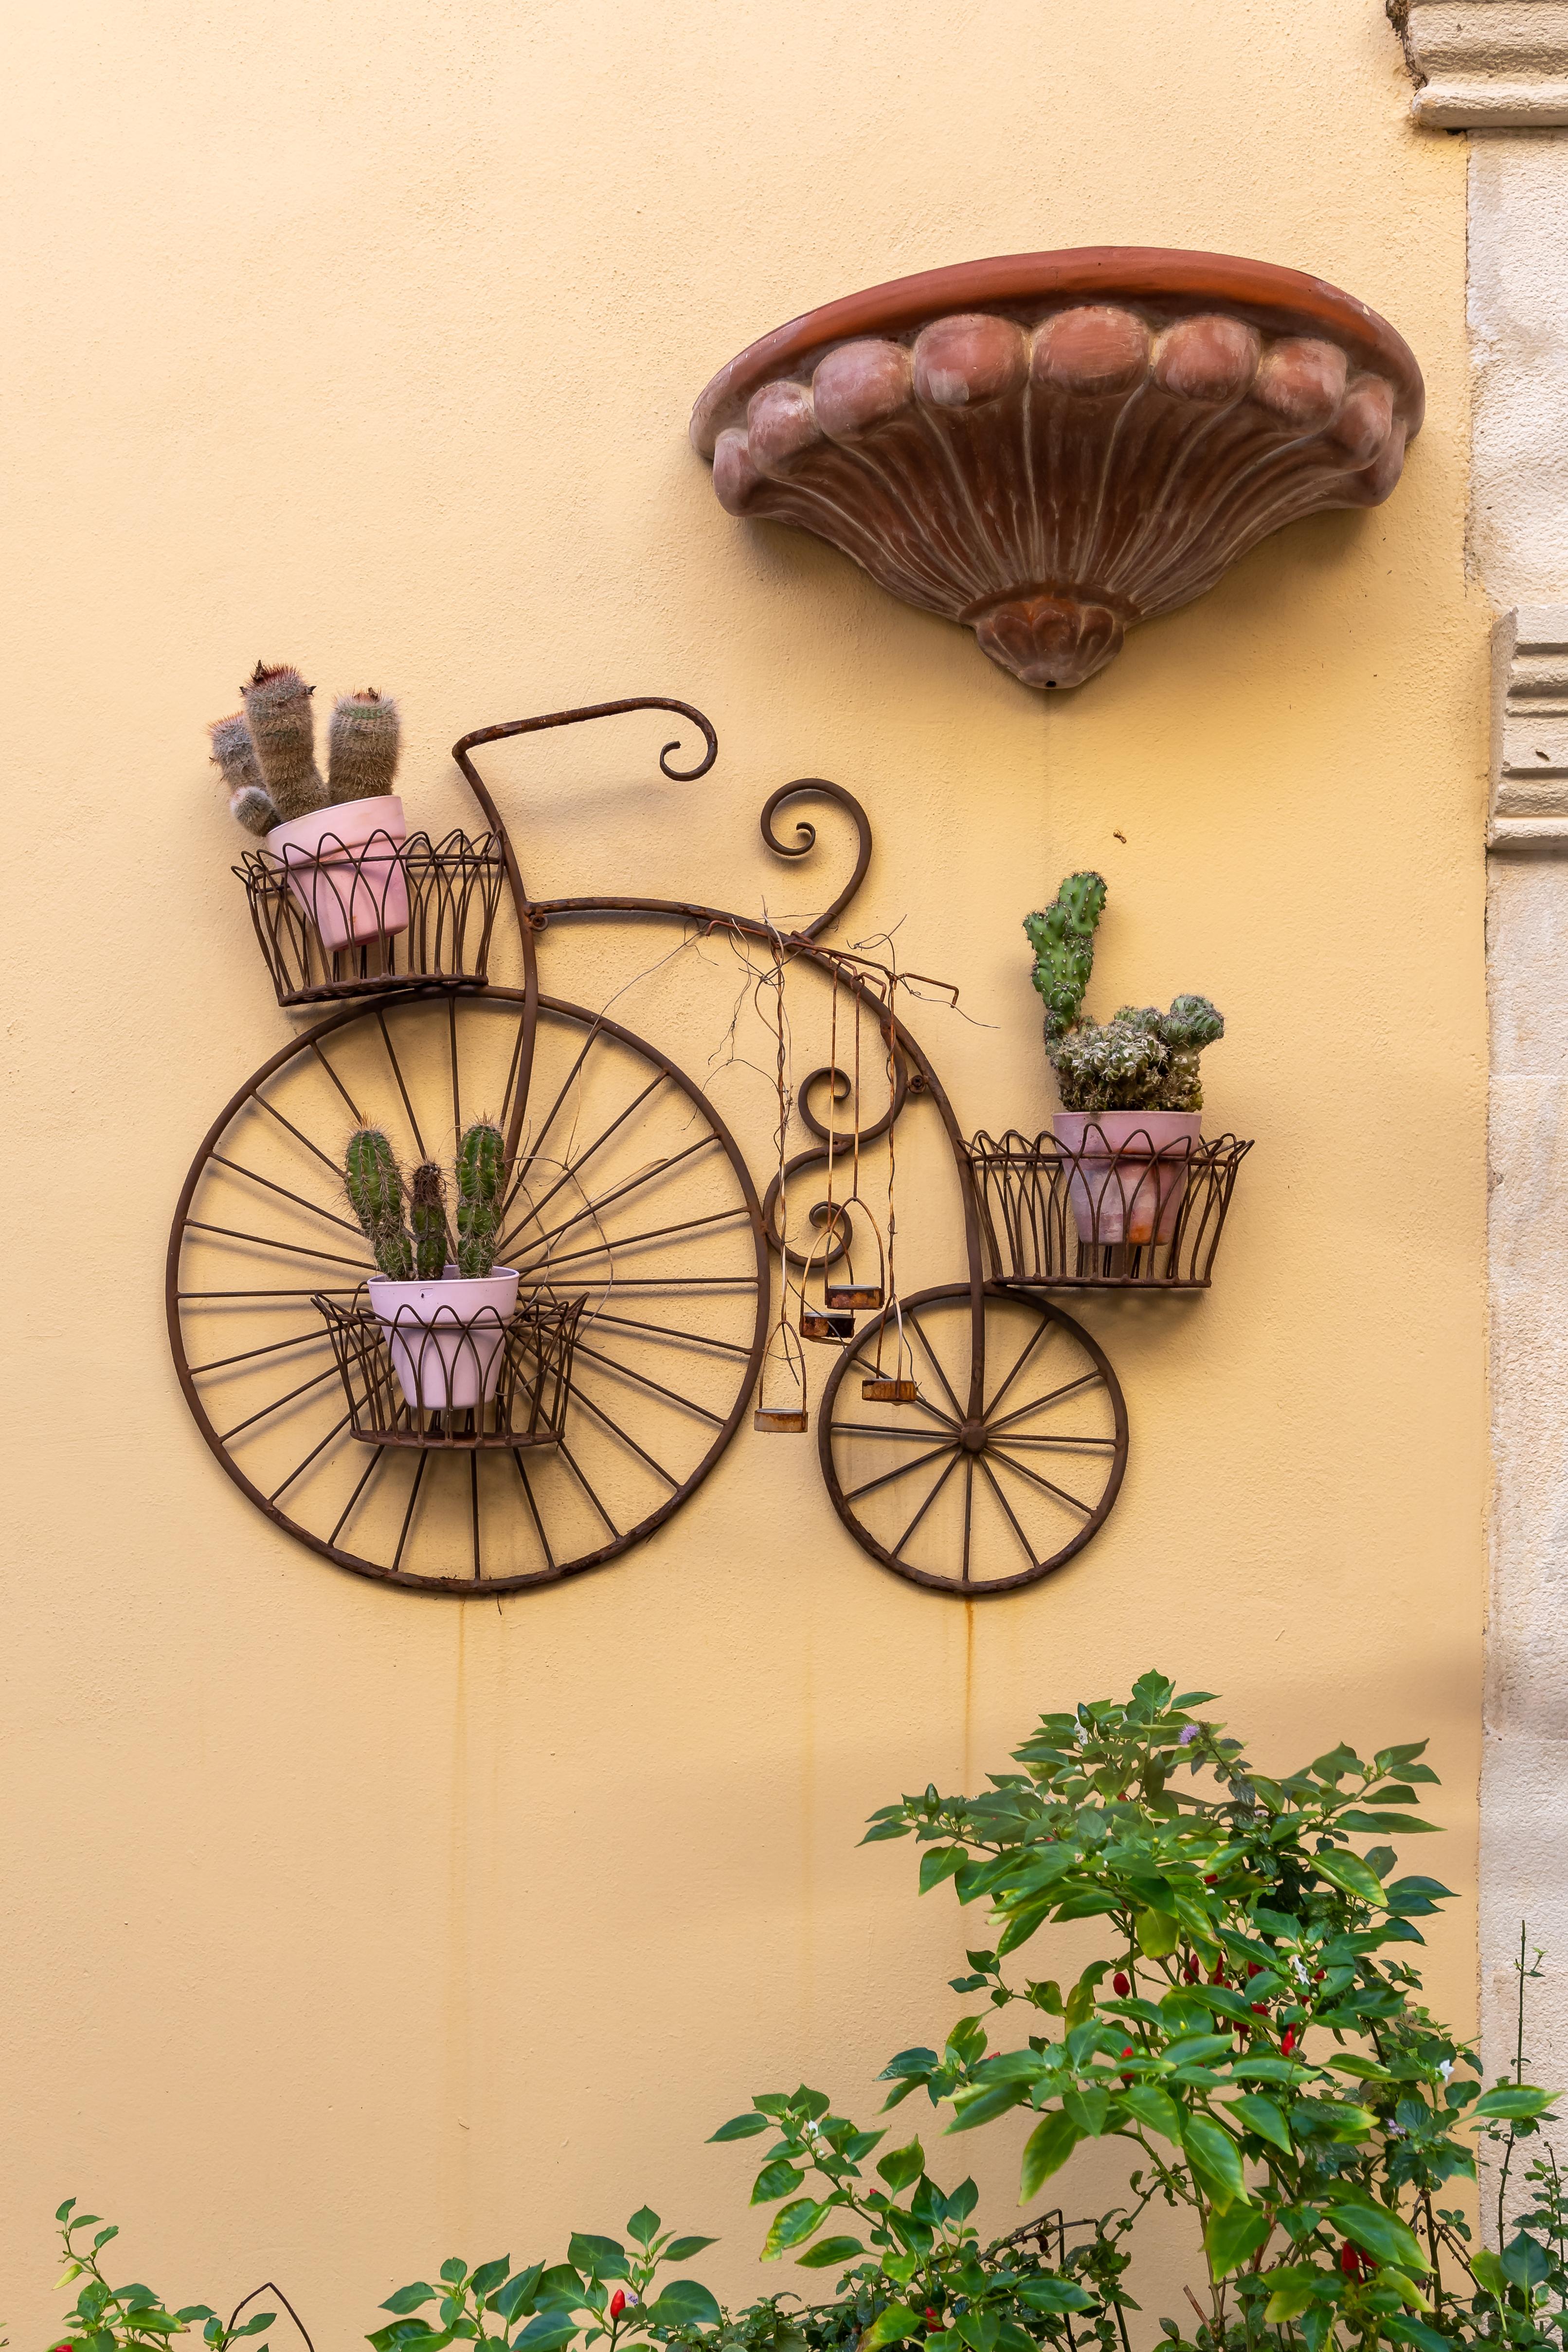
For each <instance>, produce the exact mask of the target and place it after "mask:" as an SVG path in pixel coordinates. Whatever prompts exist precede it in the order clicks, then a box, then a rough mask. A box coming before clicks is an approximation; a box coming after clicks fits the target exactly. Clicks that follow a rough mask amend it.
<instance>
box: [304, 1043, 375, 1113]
mask: <svg viewBox="0 0 1568 2352" xmlns="http://www.w3.org/2000/svg"><path fill="white" fill-rule="evenodd" d="M310 1051H311V1053H312V1054H314V1055H315V1056H316V1059H317V1060H318V1061H319V1063H320V1065H321V1067H322V1068H323V1069H324V1070H325V1071H326V1073H327V1076H329V1078H330V1079H331V1081H332V1084H333V1085H334V1086H335V1087H337V1089H338V1092H339V1093H340V1095H341V1096H342V1097H343V1100H344V1101H345V1102H346V1103H347V1104H348V1106H349V1109H350V1114H351V1115H352V1118H353V1121H354V1124H355V1126H356V1127H363V1125H364V1123H365V1122H364V1119H363V1118H361V1113H360V1106H359V1104H358V1103H357V1102H356V1101H355V1100H354V1097H353V1096H352V1095H351V1094H350V1092H349V1089H348V1087H346V1086H345V1085H344V1084H343V1081H342V1079H341V1078H340V1076H338V1073H337V1071H336V1070H335V1069H334V1068H333V1067H332V1065H331V1063H330V1062H329V1060H328V1059H327V1056H326V1055H325V1054H324V1053H323V1052H322V1051H321V1048H320V1046H319V1045H318V1043H317V1041H316V1039H315V1038H314V1037H312V1038H311V1040H310Z"/></svg>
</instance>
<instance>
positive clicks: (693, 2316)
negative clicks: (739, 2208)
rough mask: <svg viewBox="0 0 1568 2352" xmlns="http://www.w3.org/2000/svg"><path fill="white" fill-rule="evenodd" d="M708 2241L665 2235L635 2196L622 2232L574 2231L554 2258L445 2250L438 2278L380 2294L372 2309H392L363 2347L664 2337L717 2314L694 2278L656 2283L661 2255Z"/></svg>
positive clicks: (555, 2348)
mask: <svg viewBox="0 0 1568 2352" xmlns="http://www.w3.org/2000/svg"><path fill="white" fill-rule="evenodd" d="M714 2242H715V2241H714V2240H713V2239H712V2238H678V2237H675V2236H674V2235H673V2234H672V2233H671V2232H670V2231H667V2230H664V2228H663V2227H662V2224H661V2222H660V2220H659V2216H658V2215H657V2213H654V2212H653V2211H652V2210H650V2209H649V2208H648V2207H647V2206H646V2205H644V2206H643V2207H641V2208H640V2210H638V2211H637V2212H635V2213H633V2214H632V2218H631V2220H630V2221H628V2222H627V2224H626V2237H625V2239H624V2240H622V2239H620V2238H601V2237H594V2236H591V2235H590V2234H589V2233H588V2232H587V2231H580V2230H574V2231H572V2234H571V2237H570V2242H568V2245H567V2250H566V2260H565V2262H564V2263H548V2264H547V2263H542V2262H541V2263H529V2264H528V2266H527V2267H525V2268H523V2269H521V2270H517V2271H514V2270H513V2268H512V2262H511V2256H510V2255H509V2254H502V2255H499V2256H497V2258H496V2260H495V2261H493V2262H487V2263H479V2265H478V2266H477V2268H476V2269H475V2270H470V2269H469V2268H468V2267H467V2265H466V2264H465V2263H464V2262H463V2261H462V2260H461V2259H459V2258H458V2257H456V2256H454V2257H453V2259H452V2260H451V2261H450V2262H445V2263H442V2265H441V2273H440V2284H438V2285H433V2284H429V2283H427V2282H426V2281H425V2280H423V2279H417V2280H415V2281H414V2283H413V2285H411V2286H403V2287H399V2289H398V2291H397V2293H396V2294H392V2295H389V2296H388V2298H387V2300H386V2302H385V2303H383V2304H382V2310H383V2311H390V2312H392V2313H393V2314H394V2315H395V2316H394V2317H393V2318H392V2321H391V2322H390V2324H389V2325H388V2326H385V2327H378V2328H377V2329H376V2330H375V2332H374V2334H373V2335H372V2336H370V2338H369V2339H368V2340H369V2342H370V2344H371V2347H372V2352H444V2347H445V2346H447V2345H449V2344H493V2345H497V2346H504V2347H507V2352H518V2347H527V2352H561V2347H563V2346H566V2345H569V2344H572V2343H575V2342H576V2341H577V2340H578V2338H579V2337H580V2338H581V2341H582V2344H583V2347H585V2352H586V2347H588V2346H590V2345H592V2344H599V2343H603V2344H605V2345H606V2346H608V2347H612V2352H616V2348H617V2347H622V2346H630V2345H636V2344H647V2343H649V2342H667V2341H668V2340H669V2338H670V2337H671V2336H673V2335H674V2334H675V2333H677V2332H679V2331H681V2330H690V2329H700V2328H703V2327H706V2326H717V2325H718V2323H719V2320H720V2317H721V2315H720V2312H719V2307H718V2305H717V2303H716V2301H715V2300H714V2297H713V2295H712V2294H710V2292H709V2290H708V2289H707V2288H706V2286H704V2285H702V2284H700V2283H699V2282H698V2281H697V2280H696V2279H689V2278H676V2279H667V2280H665V2281H664V2283H663V2284H657V2283H656V2282H657V2278H658V2273H659V2272H660V2271H661V2270H662V2269H664V2265H665V2264H666V2263H685V2262H689V2261H690V2260H691V2258H692V2256H693V2255H694V2254H698V2253H701V2252H702V2251H703V2248H704V2247H705V2246H711V2245H712V2244H714ZM432 2305H434V2309H432V2308H431V2306H432ZM422 2315H427V2316H422Z"/></svg>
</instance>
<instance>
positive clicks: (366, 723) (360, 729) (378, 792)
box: [327, 686, 399, 806]
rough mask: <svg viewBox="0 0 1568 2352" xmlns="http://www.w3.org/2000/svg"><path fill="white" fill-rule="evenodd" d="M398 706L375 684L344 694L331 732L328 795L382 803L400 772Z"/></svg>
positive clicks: (337, 704) (333, 798)
mask: <svg viewBox="0 0 1568 2352" xmlns="http://www.w3.org/2000/svg"><path fill="white" fill-rule="evenodd" d="M398 742H399V734H398V711H397V704H396V703H395V702H394V701H393V700H392V697H391V695H390V694H378V693H377V692H376V689H375V688H374V687H373V686H368V687H366V688H365V690H364V692H363V693H362V694H344V695H340V697H339V698H338V700H337V701H336V702H335V703H334V704H333V705H332V718H331V722H330V724H329V728H328V730H327V791H328V795H329V800H330V801H331V803H332V804H333V805H334V806H335V805H336V804H337V803H338V802H340V801H371V800H379V799H380V798H382V795H383V794H385V793H390V792H391V791H392V779H393V777H394V776H395V775H396V773H397V755H398Z"/></svg>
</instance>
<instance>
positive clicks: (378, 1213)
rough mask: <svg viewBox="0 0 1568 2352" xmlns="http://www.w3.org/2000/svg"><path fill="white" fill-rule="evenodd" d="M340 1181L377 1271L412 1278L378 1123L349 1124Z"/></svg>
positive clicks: (395, 1171) (396, 1177) (392, 1163)
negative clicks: (346, 1147) (347, 1145)
mask: <svg viewBox="0 0 1568 2352" xmlns="http://www.w3.org/2000/svg"><path fill="white" fill-rule="evenodd" d="M343 1181H344V1184H345V1186H346V1188H347V1191H348V1195H349V1202H350V1207H351V1208H352V1210H353V1212H354V1214H355V1216H356V1217H358V1219H359V1221H360V1228H361V1232H362V1233H363V1234H364V1236H365V1239H366V1240H367V1241H368V1242H369V1243H370V1245H371V1249H372V1250H373V1251H374V1253H375V1260H376V1265H377V1266H378V1268H379V1269H380V1271H381V1272H382V1274H384V1275H386V1276H388V1277H389V1278H390V1279H391V1280H392V1281H393V1282H409V1281H412V1280H413V1242H412V1241H411V1240H410V1239H409V1233H408V1227H407V1226H406V1225H405V1224H404V1223H403V1216H402V1171H401V1170H400V1169H399V1167H398V1164H397V1154H396V1153H395V1152H394V1151H393V1150H392V1145H391V1144H390V1143H389V1142H388V1140H387V1138H386V1135H385V1132H384V1131H383V1129H381V1128H379V1127H360V1128H356V1129H355V1130H354V1132H353V1134H352V1135H351V1136H350V1138H349V1148H348V1151H347V1153H346V1154H345V1156H344V1162H343Z"/></svg>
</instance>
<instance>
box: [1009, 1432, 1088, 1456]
mask: <svg viewBox="0 0 1568 2352" xmlns="http://www.w3.org/2000/svg"><path fill="white" fill-rule="evenodd" d="M1000 1443H1001V1444H1003V1445H1004V1446H1008V1447H1012V1446H1016V1445H1034V1446H1038V1447H1040V1450H1041V1451H1042V1452H1045V1453H1050V1454H1114V1452H1115V1451H1116V1441H1115V1439H1114V1438H1113V1437H1020V1436H1019V1433H1018V1432H1017V1431H1016V1430H1015V1431H1013V1433H1011V1435H1010V1436H1008V1437H1004V1438H1003V1439H1001V1441H1000Z"/></svg>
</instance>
